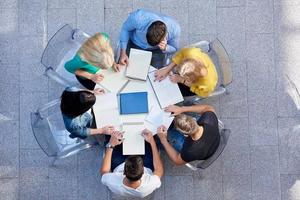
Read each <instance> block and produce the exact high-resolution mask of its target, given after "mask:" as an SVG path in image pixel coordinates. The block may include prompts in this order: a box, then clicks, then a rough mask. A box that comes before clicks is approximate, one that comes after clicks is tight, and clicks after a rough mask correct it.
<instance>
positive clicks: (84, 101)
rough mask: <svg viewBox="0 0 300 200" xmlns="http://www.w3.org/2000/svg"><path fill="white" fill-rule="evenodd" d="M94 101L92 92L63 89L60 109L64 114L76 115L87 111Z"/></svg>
mask: <svg viewBox="0 0 300 200" xmlns="http://www.w3.org/2000/svg"><path fill="white" fill-rule="evenodd" d="M95 102H96V97H95V95H94V94H93V93H92V92H89V91H76V92H71V91H67V90H65V91H64V92H63V93H62V95H61V102H60V109H61V112H62V113H63V114H64V115H67V116H69V117H77V116H79V115H82V114H83V113H85V112H86V111H88V110H89V109H90V108H91V107H92V106H93V105H94V104H95Z"/></svg>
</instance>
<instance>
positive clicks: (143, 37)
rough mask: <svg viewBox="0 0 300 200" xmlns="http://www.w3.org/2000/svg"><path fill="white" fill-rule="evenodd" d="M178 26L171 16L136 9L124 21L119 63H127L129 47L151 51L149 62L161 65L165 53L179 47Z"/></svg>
mask: <svg viewBox="0 0 300 200" xmlns="http://www.w3.org/2000/svg"><path fill="white" fill-rule="evenodd" d="M179 37H180V26H179V24H178V23H177V22H176V21H175V20H174V19H172V18H171V17H168V16H165V15H162V14H157V13H154V12H150V11H147V10H144V9H138V10H136V11H135V12H133V13H131V14H130V15H129V17H128V18H127V20H126V21H125V22H124V24H123V26H122V30H121V34H120V46H121V52H120V60H119V63H120V64H123V65H128V55H129V50H130V48H137V49H144V50H149V51H152V53H153V57H152V60H151V64H152V65H153V66H154V67H162V64H163V63H162V60H164V58H165V56H164V55H165V54H167V53H168V54H172V53H174V52H176V51H177V50H178V48H179Z"/></svg>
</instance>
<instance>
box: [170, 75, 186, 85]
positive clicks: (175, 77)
mask: <svg viewBox="0 0 300 200" xmlns="http://www.w3.org/2000/svg"><path fill="white" fill-rule="evenodd" d="M169 79H170V81H171V82H172V83H183V82H184V79H183V78H182V77H181V76H179V75H178V74H170V75H169Z"/></svg>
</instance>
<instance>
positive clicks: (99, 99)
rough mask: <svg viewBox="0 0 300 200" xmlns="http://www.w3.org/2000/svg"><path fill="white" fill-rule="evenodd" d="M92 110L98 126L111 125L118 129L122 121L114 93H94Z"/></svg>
mask: <svg viewBox="0 0 300 200" xmlns="http://www.w3.org/2000/svg"><path fill="white" fill-rule="evenodd" d="M93 110H94V114H95V120H96V125H97V127H98V128H100V127H103V126H107V125H112V126H114V127H115V128H116V129H120V126H121V123H122V122H121V117H120V114H119V109H118V100H117V95H116V93H106V94H103V95H96V102H95V104H94V106H93Z"/></svg>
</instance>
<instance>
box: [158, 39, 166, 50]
mask: <svg viewBox="0 0 300 200" xmlns="http://www.w3.org/2000/svg"><path fill="white" fill-rule="evenodd" d="M158 47H159V49H160V50H162V51H165V50H166V48H167V38H166V37H165V38H164V39H163V40H162V41H160V43H159V44H158Z"/></svg>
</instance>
